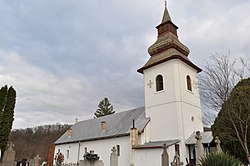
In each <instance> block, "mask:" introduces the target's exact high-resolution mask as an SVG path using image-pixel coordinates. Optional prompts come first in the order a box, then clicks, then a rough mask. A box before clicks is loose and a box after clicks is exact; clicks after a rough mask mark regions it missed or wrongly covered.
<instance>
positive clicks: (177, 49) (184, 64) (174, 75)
mask: <svg viewBox="0 0 250 166" xmlns="http://www.w3.org/2000/svg"><path fill="white" fill-rule="evenodd" d="M156 28H157V31H158V36H157V40H156V42H155V43H153V44H152V45H151V46H150V47H149V49H148V53H149V55H150V58H149V60H148V61H147V62H146V63H145V64H144V65H143V66H142V67H141V68H139V69H138V70H137V72H139V73H140V74H143V77H144V95H145V106H144V107H139V108H134V109H131V110H127V111H123V112H119V113H115V114H112V115H108V116H104V117H100V118H94V119H89V120H84V121H79V122H77V123H75V124H74V125H73V126H72V127H71V128H70V129H69V130H68V131H67V132H66V133H64V134H63V135H62V136H61V137H60V138H59V139H58V140H57V141H56V142H55V154H54V156H55V158H56V156H57V155H58V154H59V153H60V154H63V156H64V161H63V162H64V163H65V164H76V163H78V162H79V161H80V160H83V156H84V155H85V154H86V151H94V153H95V154H97V155H98V158H100V160H102V161H103V163H104V165H105V166H109V165H110V154H111V149H112V148H113V147H114V148H115V149H116V151H117V155H118V161H119V166H160V165H161V163H162V159H161V155H162V152H163V150H164V149H165V150H166V151H167V153H168V155H169V161H170V163H171V162H174V161H175V160H176V158H179V160H180V161H181V162H183V164H184V165H186V164H187V163H190V164H192V165H194V163H195V150H194V149H195V132H196V131H200V132H201V136H202V137H203V139H202V143H203V144H204V145H207V147H209V144H210V143H211V142H212V140H213V138H212V134H211V132H203V124H202V113H201V106H200V97H199V90H198V86H197V82H198V80H197V73H199V72H201V69H200V68H199V67H198V66H196V65H195V64H194V63H192V62H191V61H190V60H189V58H188V56H189V49H188V47H187V46H185V45H184V44H183V43H181V42H180V41H179V39H178V34H177V30H178V27H177V26H176V25H175V24H174V23H173V22H172V20H171V17H170V15H169V12H168V9H167V7H166V6H165V10H164V13H163V18H162V21H161V23H160V24H159V25H158V26H157V27H156ZM54 162H55V161H54Z"/></svg>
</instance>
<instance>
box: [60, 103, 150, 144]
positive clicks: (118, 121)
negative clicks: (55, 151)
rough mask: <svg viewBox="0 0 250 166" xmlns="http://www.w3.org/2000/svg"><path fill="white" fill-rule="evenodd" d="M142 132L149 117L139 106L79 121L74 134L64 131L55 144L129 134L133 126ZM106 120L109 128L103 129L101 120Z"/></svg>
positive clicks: (73, 129) (74, 126) (73, 127)
mask: <svg viewBox="0 0 250 166" xmlns="http://www.w3.org/2000/svg"><path fill="white" fill-rule="evenodd" d="M133 120H135V127H136V128H137V129H138V131H139V132H142V131H143V129H144V128H145V126H146V125H147V123H148V122H149V118H146V115H145V108H144V107H139V108H135V109H132V110H129V111H124V112H119V113H115V114H112V115H108V116H103V117H99V118H93V119H89V120H84V121H79V122H77V123H75V124H74V125H73V126H72V135H71V136H70V137H69V136H68V134H67V132H66V133H64V134H63V135H62V136H61V137H60V138H59V139H58V140H57V141H56V142H55V144H64V143H70V142H78V141H90V140H98V139H105V138H111V137H119V136H125V135H129V133H130V128H132V126H133ZM102 121H105V122H106V124H107V130H106V131H102V130H101V122H102Z"/></svg>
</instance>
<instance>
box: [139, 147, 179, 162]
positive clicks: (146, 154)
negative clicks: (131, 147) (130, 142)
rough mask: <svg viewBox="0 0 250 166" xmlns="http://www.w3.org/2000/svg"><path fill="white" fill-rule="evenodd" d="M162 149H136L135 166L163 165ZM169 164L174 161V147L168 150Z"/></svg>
mask: <svg viewBox="0 0 250 166" xmlns="http://www.w3.org/2000/svg"><path fill="white" fill-rule="evenodd" d="M162 152H163V149H162V148H155V149H154V148H148V149H136V150H135V155H134V162H135V166H159V165H161V155H162ZM167 152H168V155H169V164H170V163H171V162H172V161H173V160H174V155H175V149H174V145H172V146H169V147H168V148H167Z"/></svg>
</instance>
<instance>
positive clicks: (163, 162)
mask: <svg viewBox="0 0 250 166" xmlns="http://www.w3.org/2000/svg"><path fill="white" fill-rule="evenodd" d="M161 165H162V166H169V156H168V152H167V146H166V144H163V152H162V154H161Z"/></svg>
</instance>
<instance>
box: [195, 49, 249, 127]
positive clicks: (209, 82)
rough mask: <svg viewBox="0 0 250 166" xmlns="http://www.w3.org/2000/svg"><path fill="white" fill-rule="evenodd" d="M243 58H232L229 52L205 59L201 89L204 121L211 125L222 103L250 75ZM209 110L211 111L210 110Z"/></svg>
mask: <svg viewBox="0 0 250 166" xmlns="http://www.w3.org/2000/svg"><path fill="white" fill-rule="evenodd" d="M246 62H247V61H246V60H243V59H242V58H239V59H235V60H231V59H230V52H228V54H226V55H224V54H219V53H215V54H212V56H211V57H210V58H209V60H208V61H205V63H206V66H205V68H204V70H203V72H202V74H201V75H199V89H200V96H201V101H202V104H203V108H204V109H205V110H206V111H205V112H203V113H204V115H205V116H204V117H205V119H204V121H205V122H204V123H205V124H207V125H211V124H212V122H213V120H214V118H215V117H216V114H217V113H218V112H219V110H220V109H221V106H222V104H223V103H224V102H225V101H226V100H227V99H228V97H229V96H230V93H231V91H232V89H233V87H234V86H235V85H236V83H237V82H239V80H241V79H243V78H246V77H247V76H250V68H249V65H248V64H247V63H246ZM208 110H209V111H208Z"/></svg>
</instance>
